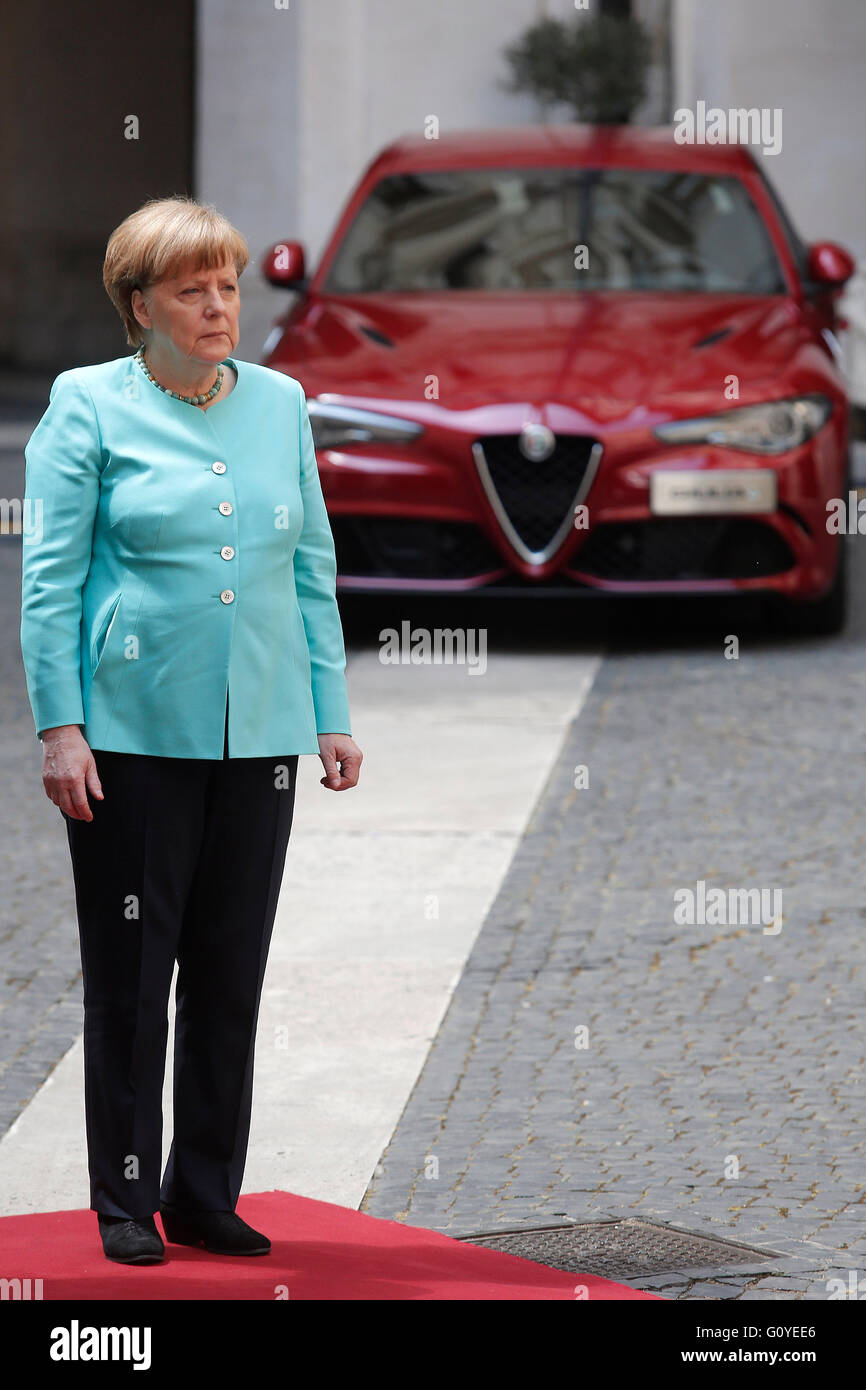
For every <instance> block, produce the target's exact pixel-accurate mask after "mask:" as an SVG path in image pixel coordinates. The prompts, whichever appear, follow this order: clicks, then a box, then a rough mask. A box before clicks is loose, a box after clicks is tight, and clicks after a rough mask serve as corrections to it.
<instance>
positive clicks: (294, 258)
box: [261, 241, 306, 289]
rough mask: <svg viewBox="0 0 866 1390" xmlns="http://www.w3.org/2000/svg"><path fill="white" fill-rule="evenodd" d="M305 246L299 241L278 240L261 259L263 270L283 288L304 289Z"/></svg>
mask: <svg viewBox="0 0 866 1390" xmlns="http://www.w3.org/2000/svg"><path fill="white" fill-rule="evenodd" d="M305 271H306V267H305V263H304V248H303V245H302V244H301V242H299V241H278V242H277V243H276V245H275V246H272V247H271V248H270V250H268V251H266V252H265V254H264V256H263V257H262V260H261V272H262V275H263V276H264V277H265V279H266V280H269V281H270V283H271V284H272V285H278V286H279V287H280V288H281V289H302V288H303V285H304V283H305Z"/></svg>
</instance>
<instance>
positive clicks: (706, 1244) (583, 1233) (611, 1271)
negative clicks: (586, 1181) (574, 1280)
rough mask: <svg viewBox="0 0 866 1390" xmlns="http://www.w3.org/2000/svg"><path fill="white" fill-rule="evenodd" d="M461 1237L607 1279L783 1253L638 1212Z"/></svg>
mask: <svg viewBox="0 0 866 1390" xmlns="http://www.w3.org/2000/svg"><path fill="white" fill-rule="evenodd" d="M458 1239H460V1240H465V1241H467V1242H468V1243H469V1244H470V1245H486V1246H487V1247H488V1249H491V1250H502V1251H504V1252H505V1254H507V1255H519V1256H520V1257H521V1259H524V1260H535V1261H536V1263H538V1264H544V1265H550V1266H551V1268H553V1269H563V1270H566V1271H567V1272H568V1273H570V1274H598V1275H601V1276H602V1277H603V1278H608V1279H617V1278H622V1277H624V1276H625V1277H630V1278H639V1277H641V1276H643V1275H652V1274H673V1273H677V1272H678V1271H680V1270H693V1269H701V1270H709V1269H722V1268H724V1267H725V1266H727V1265H757V1266H761V1267H763V1266H765V1265H766V1264H767V1263H768V1262H770V1263H772V1262H773V1261H776V1260H778V1258H779V1257H778V1256H777V1255H775V1254H774V1253H773V1252H772V1251H768V1250H754V1249H751V1248H750V1247H749V1246H747V1245H737V1244H736V1243H735V1242H733V1241H729V1240H717V1239H714V1238H712V1237H709V1236H696V1235H692V1234H691V1233H690V1232H689V1231H681V1230H678V1229H677V1228H676V1227H674V1226H662V1225H656V1224H655V1223H654V1222H652V1221H642V1220H640V1219H639V1218H637V1217H627V1218H625V1219H623V1220H621V1221H587V1222H584V1223H582V1224H577V1223H575V1224H573V1225H569V1226H536V1227H533V1228H528V1227H524V1228H523V1229H520V1230H512V1231H485V1232H483V1233H481V1234H480V1235H470V1236H460V1237H458Z"/></svg>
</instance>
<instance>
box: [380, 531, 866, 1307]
mask: <svg viewBox="0 0 866 1390" xmlns="http://www.w3.org/2000/svg"><path fill="white" fill-rule="evenodd" d="M849 544H850V543H849ZM853 544H854V548H855V551H856V540H855V542H854V543H853ZM851 559H852V561H853V562H854V563H853V579H852V588H853V591H854V593H855V596H856V595H857V593H858V589H859V588H860V587H862V586H859V583H858V580H859V578H860V577H862V575H863V569H864V565H863V560H862V551H859V552H857V553H854V554H852V555H851ZM729 624H730V619H728V620H727V621H726V622H724V623H722V625H721V626H719V627H718V629H717V630H711V628H710V626H709V625H706V626H705V627H704V630H703V634H702V636H701V637H700V638H699V639H695V638H692V639H691V640H689V639H686V640H684V641H674V640H671V639H670V638H669V639H668V640H665V637H664V635H663V634H662V635H660V634H658V633H657V632H651V633H650V634H649V637H648V639H647V640H645V641H640V640H632V641H631V642H630V643H628V642H627V643H625V644H623V643H621V642H620V643H619V644H618V645H617V646H616V647H615V649H613V650H611V651H610V653H609V655H608V657H607V659H606V661H605V662H604V663H603V665H602V667H601V670H600V672H599V674H598V676H597V678H596V682H595V685H594V687H593V689H592V691H591V693H590V696H589V699H588V701H587V704H586V705H585V707H584V709H583V710H582V712H581V714H580V717H579V718H578V719H577V720H576V721H575V723H574V725H573V726H572V728H571V730H570V732H569V735H568V737H567V738H566V740H565V742H564V745H563V748H562V752H561V756H560V758H559V759H558V761H557V763H556V765H555V766H554V768H553V770H552V773H551V775H550V778H549V780H548V783H547V786H546V789H545V792H544V794H543V796H542V797H541V799H540V801H539V804H538V805H537V807H536V808H535V811H534V814H533V817H532V819H531V822H530V824H529V826H528V830H527V833H526V835H525V837H524V839H523V841H522V843H521V845H520V847H519V849H518V851H517V853H516V856H515V858H514V860H513V861H512V864H511V866H510V869H509V872H508V874H507V875H506V877H505V879H504V881H503V884H502V887H501V891H500V893H499V895H498V897H497V899H496V901H495V903H494V904H493V906H492V908H491V910H490V912H489V915H488V917H487V919H486V921H485V923H484V925H483V927H482V930H481V931H480V933H479V936H478V938H477V940H476V944H475V947H474V949H473V951H472V953H471V956H470V958H469V960H468V962H467V965H466V968H465V970H464V972H463V975H462V977H461V979H460V982H459V984H458V986H457V989H456V991H455V994H454V996H453V999H452V1001H451V1004H450V1007H449V1009H448V1011H447V1014H446V1016H445V1018H444V1020H443V1023H442V1026H441V1028H440V1031H439V1033H438V1035H437V1037H436V1039H435V1042H434V1044H433V1046H432V1048H431V1051H430V1053H429V1056H428V1059H427V1063H426V1065H425V1067H424V1069H423V1071H422V1073H421V1075H420V1077H419V1079H418V1082H417V1084H416V1086H415V1089H414V1091H413V1094H412V1095H411V1098H410V1100H409V1102H408V1104H407V1106H406V1108H405V1110H404V1112H403V1115H402V1117H401V1120H400V1123H399V1125H398V1127H397V1129H396V1131H395V1133H394V1135H393V1137H392V1140H391V1142H390V1144H389V1145H388V1147H387V1149H386V1151H385V1152H384V1154H383V1155H382V1159H381V1162H380V1164H379V1166H378V1168H377V1171H376V1174H375V1176H374V1178H373V1179H372V1181H371V1183H370V1185H369V1188H368V1191H367V1193H366V1195H365V1198H364V1201H363V1203H362V1208H361V1209H362V1210H364V1211H367V1212H370V1213H371V1214H373V1215H377V1216H384V1217H390V1218H392V1219H399V1220H401V1221H407V1222H409V1223H411V1224H413V1225H420V1226H429V1227H435V1228H436V1229H438V1230H441V1231H445V1232H448V1233H450V1234H454V1235H457V1234H459V1235H465V1234H469V1233H479V1232H491V1231H495V1230H496V1229H502V1228H506V1227H507V1228H514V1227H516V1226H520V1225H521V1224H526V1225H528V1226H533V1225H541V1224H556V1223H557V1219H558V1218H565V1219H570V1220H572V1221H586V1220H591V1219H598V1218H602V1217H625V1216H632V1217H633V1216H638V1215H639V1216H641V1217H642V1218H644V1219H646V1220H650V1221H661V1222H669V1223H671V1224H675V1225H677V1226H678V1227H680V1228H686V1229H688V1230H691V1231H694V1232H695V1233H696V1234H707V1235H717V1236H723V1237H725V1238H727V1239H732V1240H736V1241H738V1242H740V1243H742V1244H746V1245H749V1246H757V1247H759V1248H760V1249H762V1250H771V1251H774V1252H776V1255H777V1256H778V1257H779V1258H777V1259H775V1260H773V1261H770V1262H769V1265H768V1264H767V1263H766V1262H765V1263H764V1264H763V1266H759V1267H758V1268H757V1269H756V1270H755V1271H754V1272H752V1273H751V1274H750V1275H749V1276H748V1277H747V1276H746V1275H745V1274H744V1271H743V1270H742V1269H739V1270H731V1271H728V1272H726V1273H725V1274H724V1275H719V1274H718V1273H715V1274H713V1273H712V1272H707V1273H704V1274H702V1275H694V1274H686V1273H682V1274H680V1275H665V1276H659V1277H657V1278H655V1279H652V1280H637V1281H630V1282H635V1283H636V1284H638V1285H639V1286H640V1287H647V1288H654V1289H655V1290H656V1291H659V1292H663V1293H665V1294H666V1295H667V1296H669V1297H693V1298H736V1297H741V1298H744V1299H749V1298H795V1299H799V1298H812V1297H815V1298H817V1297H821V1298H826V1297H828V1285H827V1281H828V1279H831V1278H834V1277H838V1278H840V1279H842V1280H843V1282H845V1283H846V1284H848V1283H849V1282H850V1280H851V1278H852V1271H853V1272H854V1283H855V1284H856V1282H857V1281H858V1280H859V1279H860V1278H861V1277H862V1273H863V1266H866V1229H864V1228H866V1222H864V1213H866V1136H864V1127H863V1123H862V1112H863V1094H864V1088H863V1069H864V1058H866V1042H864V1027H863V1009H862V1000H863V986H864V978H866V971H864V959H866V945H864V932H866V906H864V905H863V904H864V902H866V897H864V886H866V867H864V858H866V827H864V823H863V817H862V813H861V808H862V805H863V775H862V767H863V762H864V752H866V736H864V721H863V709H864V701H866V670H864V667H863V662H862V658H861V650H862V643H863V636H864V628H866V622H864V613H863V605H862V604H861V603H859V602H858V603H856V604H855V611H854V616H853V618H852V620H851V623H850V625H849V628H848V630H847V632H846V633H845V635H844V636H843V637H838V638H833V639H824V640H815V639H810V640H807V639H780V638H772V637H769V638H768V637H766V636H764V635H762V634H761V633H760V630H756V631H755V632H753V633H745V632H744V633H743V635H742V638H741V647H740V655H739V659H738V660H726V659H725V657H724V655H723V648H724V643H723V638H724V636H725V634H726V633H730V632H740V631H741V629H740V628H739V627H735V626H731V625H729ZM671 631H675V629H673V628H672V629H671ZM488 649H489V653H490V654H489V659H490V660H491V661H492V660H495V649H491V648H490V645H489V648H488ZM580 765H585V766H586V767H587V769H588V775H589V786H588V787H583V788H580V789H576V788H575V769H576V768H577V767H579V766H580ZM699 880H703V881H704V882H705V884H706V885H707V888H708V889H709V888H711V887H720V888H723V889H725V890H728V889H732V888H733V889H737V888H753V887H758V888H764V889H774V888H778V889H781V890H782V902H783V923H782V927H781V930H780V931H779V932H778V933H777V934H771V933H769V932H765V931H764V930H763V928H762V926H761V925H760V924H757V925H750V924H748V923H740V924H737V923H735V924H733V925H730V924H729V925H712V924H711V925H700V924H698V925H677V923H676V921H675V917H674V911H675V899H674V893H675V892H676V891H677V890H679V889H687V888H691V889H692V890H693V891H695V892H696V891H697V888H696V885H697V883H698V881H699ZM581 1028H586V1029H587V1030H588V1036H587V1038H586V1039H584V1038H582V1037H581V1035H580V1034H579V1033H577V1034H576V1030H578V1029H581ZM583 1041H586V1042H587V1043H588V1045H587V1046H585V1047H584V1046H582V1043H583ZM559 1224H562V1221H561V1220H560V1221H559ZM858 1264H859V1266H860V1268H858ZM762 1270H763V1272H762ZM862 1293H863V1294H866V1282H864V1284H863V1290H862Z"/></svg>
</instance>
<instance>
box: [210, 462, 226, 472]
mask: <svg viewBox="0 0 866 1390" xmlns="http://www.w3.org/2000/svg"><path fill="white" fill-rule="evenodd" d="M211 468H212V469H213V471H214V473H225V471H226V466H225V464H224V463H220V461H219V459H217V461H216V463H212V464H211Z"/></svg>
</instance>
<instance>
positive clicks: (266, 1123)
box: [0, 652, 601, 1215]
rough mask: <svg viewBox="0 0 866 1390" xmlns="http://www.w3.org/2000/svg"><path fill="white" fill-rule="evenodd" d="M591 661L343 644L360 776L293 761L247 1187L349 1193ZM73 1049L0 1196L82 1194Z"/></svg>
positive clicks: (22, 1208)
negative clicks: (343, 785)
mask: <svg viewBox="0 0 866 1390" xmlns="http://www.w3.org/2000/svg"><path fill="white" fill-rule="evenodd" d="M600 661H601V658H600V656H598V655H594V656H562V655H551V656H538V655H532V656H510V655H509V656H501V655H499V654H497V653H496V652H492V653H488V667H487V671H486V673H485V674H484V675H483V676H470V675H469V674H468V671H467V669H466V667H460V666H399V667H398V666H384V665H381V664H380V663H379V661H378V660H377V657H376V654H375V653H365V654H363V655H362V656H359V657H356V658H354V659H353V660H352V662H351V664H350V668H349V691H350V700H351V707H352V727H353V732H354V735H355V739H356V741H357V742H358V743H359V745H360V746H361V748H362V750H363V752H364V763H363V767H362V769H361V782H360V785H359V786H358V787H356V788H354V789H353V790H351V791H347V792H340V793H337V794H335V793H333V792H328V791H325V789H324V788H323V787H321V786H320V785H319V780H318V779H319V777H320V776H321V775H322V771H323V770H322V767H321V764H320V762H319V759H318V758H315V757H304V758H301V760H300V775H299V778H298V789H297V798H296V808H295V819H294V824H293V827H292V836H291V840H290V842H289V850H288V855H287V859H286V869H285V874H284V877H283V885H282V892H281V895H280V904H279V909H278V915H277V921H276V924H275V928H274V936H273V941H272V944H271V952H270V956H269V960H268V969H267V974H266V976H265V988H264V993H263V997H262V1005H261V1011H260V1016H259V1034H258V1041H257V1049H256V1073H255V1090H254V1097H253V1122H252V1130H251V1135H250V1149H249V1156H248V1160H247V1167H246V1172H245V1176H244V1191H247V1192H256V1191H269V1190H271V1189H274V1188H277V1189H280V1190H286V1191H291V1192H296V1193H299V1194H302V1195H304V1196H309V1197H317V1198H321V1199H324V1200H327V1201H331V1202H338V1203H340V1204H342V1205H344V1206H351V1207H355V1208H357V1207H358V1206H359V1205H360V1202H361V1200H362V1198H363V1195H364V1191H365V1189H366V1187H367V1185H368V1183H369V1180H370V1177H371V1175H372V1173H373V1170H374V1168H375V1166H376V1164H377V1162H378V1161H379V1157H380V1155H381V1153H382V1151H383V1149H384V1148H385V1147H386V1145H387V1143H388V1141H389V1140H390V1138H391V1135H392V1134H393V1132H394V1129H395V1127H396V1125H397V1122H398V1121H399V1119H400V1115H401V1113H402V1111H403V1109H404V1106H405V1104H406V1102H407V1100H408V1098H409V1096H410V1094H411V1092H412V1088H413V1086H414V1084H415V1081H416V1080H417V1077H418V1075H419V1073H420V1071H421V1068H422V1066H423V1064H424V1060H425V1058H426V1056H427V1053H428V1051H429V1049H430V1045H431V1043H432V1041H433V1039H434V1037H435V1036H436V1032H437V1029H438V1027H439V1024H440V1022H441V1020H442V1017H443V1015H444V1013H445V1010H446V1008H447V1006H448V1003H449V1000H450V998H451V995H452V993H453V990H454V987H455V985H456V984H457V981H458V980H459V978H460V974H461V971H462V969H463V966H464V964H465V962H466V958H467V956H468V955H469V952H470V951H471V949H472V946H473V943H474V941H475V938H476V936H477V934H478V931H479V928H480V927H481V924H482V922H483V920H484V917H485V915H486V913H487V911H488V909H489V907H490V904H491V903H492V901H493V899H494V898H495V896H496V893H497V891H498V889H499V886H500V883H501V882H502V878H503V876H504V874H505V872H506V870H507V868H508V865H509V863H510V861H511V858H512V856H513V854H514V851H515V849H516V847H517V844H518V842H519V839H520V836H521V834H522V833H523V830H524V828H525V826H526V823H527V821H528V818H529V816H530V814H531V812H532V810H533V808H534V806H535V804H536V802H537V800H538V797H539V795H540V793H541V791H542V789H543V787H544V784H545V781H546V779H547V777H548V774H549V772H550V769H551V766H552V764H553V763H554V761H555V759H556V758H557V756H558V755H559V752H560V749H561V747H562V742H563V738H564V736H565V734H566V732H567V730H568V727H569V725H570V723H571V722H572V720H573V719H574V718H575V717H576V716H577V714H578V713H579V712H580V709H581V708H582V706H583V703H584V701H585V699H586V696H587V694H588V692H589V690H590V688H591V686H592V682H593V680H594V679H595V675H596V672H597V670H598V668H599V665H600ZM70 880H71V871H70ZM70 892H71V889H70ZM436 914H438V915H436ZM172 1009H173V1006H172ZM171 1048H172V1039H171V1037H170V1038H169V1048H168V1060H167V1066H166V1086H165V1100H164V1115H165V1124H164V1149H165V1152H166V1153H167V1151H168V1145H169V1140H170V1131H171V1099H170V1098H171V1090H170V1087H171V1055H172V1053H171ZM82 1058H83V1053H82V1045H81V1040H80V1039H79V1040H78V1042H77V1043H76V1044H75V1045H74V1046H73V1047H72V1048H71V1049H70V1050H69V1052H68V1053H67V1054H66V1056H65V1057H64V1058H63V1060H62V1061H61V1062H60V1064H59V1066H58V1067H56V1068H55V1071H54V1072H53V1074H52V1076H51V1077H50V1078H49V1080H48V1081H47V1082H46V1084H45V1085H44V1086H43V1087H42V1088H41V1089H40V1091H39V1092H38V1093H37V1095H36V1096H35V1097H34V1099H33V1100H32V1101H31V1103H30V1105H29V1106H28V1107H27V1109H26V1110H25V1112H24V1113H23V1115H22V1116H21V1118H20V1119H19V1120H18V1121H16V1123H15V1125H14V1127H13V1128H12V1129H11V1130H10V1131H9V1132H8V1133H7V1134H6V1136H5V1137H4V1138H3V1140H2V1141H0V1212H2V1213H3V1214H7V1215H8V1214H11V1213H16V1212H27V1211H49V1210H65V1209H68V1208H72V1207H87V1206H88V1205H89V1197H88V1183H87V1159H86V1148H85V1133H84V1088H83V1060H82ZM418 1162H419V1163H422V1162H423V1155H420V1154H419V1155H418Z"/></svg>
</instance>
